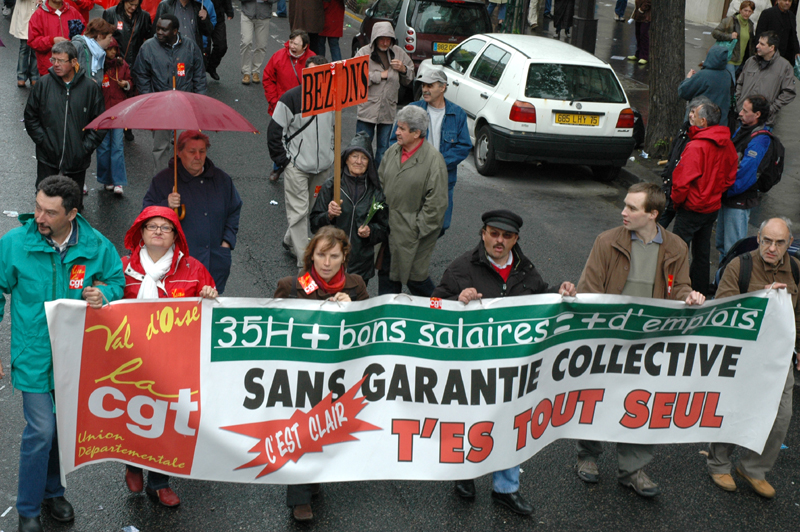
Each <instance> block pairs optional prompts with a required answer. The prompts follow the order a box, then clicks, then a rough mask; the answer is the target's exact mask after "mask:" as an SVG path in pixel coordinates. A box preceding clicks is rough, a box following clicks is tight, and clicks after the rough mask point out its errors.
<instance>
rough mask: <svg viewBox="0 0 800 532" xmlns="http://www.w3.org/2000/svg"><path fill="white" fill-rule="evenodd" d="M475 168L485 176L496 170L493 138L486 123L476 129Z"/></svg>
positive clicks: (492, 173)
mask: <svg viewBox="0 0 800 532" xmlns="http://www.w3.org/2000/svg"><path fill="white" fill-rule="evenodd" d="M475 168H477V169H478V173H479V174H481V175H485V176H492V175H494V174H495V172H497V159H495V156H494V138H492V130H491V129H490V128H489V126H488V125H484V126H482V127H481V129H480V130H479V131H478V138H477V139H476V140H475Z"/></svg>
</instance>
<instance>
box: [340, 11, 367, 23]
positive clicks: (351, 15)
mask: <svg viewBox="0 0 800 532" xmlns="http://www.w3.org/2000/svg"><path fill="white" fill-rule="evenodd" d="M344 14H345V15H347V16H348V17H350V18H351V19H353V20H357V21H358V22H364V19H363V18H361V17H357V16H356V15H354V14H352V13H350V12H349V11H345V12H344Z"/></svg>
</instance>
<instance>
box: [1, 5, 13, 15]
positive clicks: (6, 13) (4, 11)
mask: <svg viewBox="0 0 800 532" xmlns="http://www.w3.org/2000/svg"><path fill="white" fill-rule="evenodd" d="M10 14H11V10H10V9H9V8H8V6H7V5H5V4H4V5H3V16H4V17H7V16H9V15H10Z"/></svg>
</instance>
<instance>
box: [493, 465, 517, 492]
mask: <svg viewBox="0 0 800 532" xmlns="http://www.w3.org/2000/svg"><path fill="white" fill-rule="evenodd" d="M492 489H493V490H494V491H496V492H497V493H516V492H518V491H519V466H514V467H512V468H511V469H506V470H504V471H495V472H494V473H492Z"/></svg>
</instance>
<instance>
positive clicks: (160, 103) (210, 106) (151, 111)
mask: <svg viewBox="0 0 800 532" xmlns="http://www.w3.org/2000/svg"><path fill="white" fill-rule="evenodd" d="M174 81H175V80H174V79H173V84H174ZM85 129H147V130H173V131H174V133H173V139H174V144H175V146H176V147H177V145H178V139H177V135H178V133H177V130H179V129H190V130H196V131H246V132H251V133H258V130H257V129H256V128H255V127H253V124H251V123H250V122H249V121H248V120H247V119H246V118H245V117H243V116H242V115H240V114H239V113H237V112H236V111H234V110H233V109H231V108H230V107H228V106H227V105H225V104H224V103H222V102H220V101H219V100H215V99H214V98H210V97H208V96H203V95H202V94H194V93H192V92H184V91H176V90H174V88H173V90H171V91H163V92H151V93H149V94H142V95H141V96H135V97H133V98H130V99H127V100H125V101H124V102H122V103H120V104H117V105H115V106H114V107H112V108H111V109H108V110H107V111H106V112H104V113H103V114H101V115H100V116H98V117H97V118H95V119H94V120H92V121H91V122H90V123H89V125H87V126H86V128H85ZM174 157H175V164H174V165H173V166H174V168H175V185H174V187H173V189H172V191H173V192H177V191H178V161H177V159H178V153H177V150H175V155H174ZM175 212H177V213H179V216H180V219H181V220H182V219H183V217H184V216H185V215H186V208H185V206H184V205H181V207H180V210H179V209H175Z"/></svg>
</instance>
